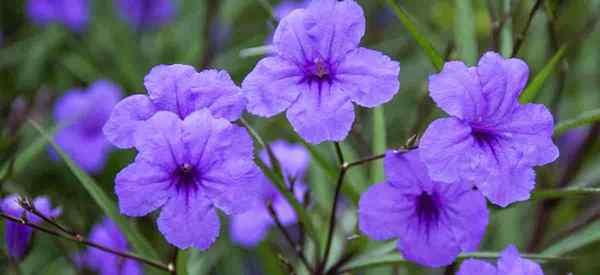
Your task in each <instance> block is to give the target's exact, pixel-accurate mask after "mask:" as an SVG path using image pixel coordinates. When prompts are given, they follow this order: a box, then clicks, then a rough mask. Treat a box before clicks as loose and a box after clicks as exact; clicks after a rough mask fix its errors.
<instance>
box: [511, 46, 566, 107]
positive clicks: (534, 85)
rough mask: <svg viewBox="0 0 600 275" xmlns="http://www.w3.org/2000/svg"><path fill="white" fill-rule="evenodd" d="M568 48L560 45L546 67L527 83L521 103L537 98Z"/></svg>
mask: <svg viewBox="0 0 600 275" xmlns="http://www.w3.org/2000/svg"><path fill="white" fill-rule="evenodd" d="M567 49H568V47H567V46H566V45H563V46H562V47H560V48H559V49H558V51H556V53H555V54H554V55H553V56H552V58H550V61H548V63H546V65H544V68H542V70H541V71H540V72H539V73H537V74H536V75H535V77H534V78H533V80H532V81H531V83H529V85H527V88H525V90H524V91H523V93H522V94H521V97H520V98H519V101H521V103H528V102H531V101H532V100H533V99H534V98H535V96H536V95H537V94H538V92H539V91H540V90H541V89H542V87H543V86H544V83H545V82H546V80H547V79H548V77H550V75H551V74H552V72H553V71H554V69H555V68H556V65H557V64H558V62H559V61H560V60H561V59H562V58H563V57H564V56H565V54H566V53H567Z"/></svg>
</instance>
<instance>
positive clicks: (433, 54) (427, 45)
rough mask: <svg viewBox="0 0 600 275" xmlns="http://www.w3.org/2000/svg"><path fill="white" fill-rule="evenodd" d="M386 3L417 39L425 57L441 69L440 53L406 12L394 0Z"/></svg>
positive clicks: (442, 60)
mask: <svg viewBox="0 0 600 275" xmlns="http://www.w3.org/2000/svg"><path fill="white" fill-rule="evenodd" d="M386 3H387V4H388V6H390V8H392V10H394V13H395V14H396V16H397V17H398V19H400V21H401V22H402V24H403V25H404V27H405V28H406V30H408V32H409V33H410V35H411V36H412V37H413V38H414V39H415V40H416V41H417V44H419V46H420V47H421V48H422V49H423V50H424V51H425V54H426V55H427V57H429V61H431V64H433V67H434V68H435V69H436V70H438V71H439V70H441V69H442V67H443V66H444V58H442V55H440V54H439V53H438V52H437V51H436V50H435V48H434V47H433V45H432V44H431V42H429V40H427V38H425V36H424V35H422V34H421V33H419V31H417V28H416V27H415V24H414V23H413V21H412V20H411V19H410V17H409V15H408V13H407V12H406V11H405V10H404V9H402V8H401V7H400V6H398V4H396V1H395V0H386Z"/></svg>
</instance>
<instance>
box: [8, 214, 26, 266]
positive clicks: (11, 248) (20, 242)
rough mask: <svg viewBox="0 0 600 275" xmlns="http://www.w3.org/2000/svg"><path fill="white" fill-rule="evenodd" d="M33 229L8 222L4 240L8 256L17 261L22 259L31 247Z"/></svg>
mask: <svg viewBox="0 0 600 275" xmlns="http://www.w3.org/2000/svg"><path fill="white" fill-rule="evenodd" d="M32 232H33V231H32V229H31V228H30V227H27V226H25V225H21V224H18V223H15V222H10V221H7V222H6V223H5V228H4V239H5V241H6V248H7V250H8V255H9V256H10V257H12V258H15V259H22V258H23V256H25V252H26V251H27V248H28V247H29V242H30V240H31V234H32Z"/></svg>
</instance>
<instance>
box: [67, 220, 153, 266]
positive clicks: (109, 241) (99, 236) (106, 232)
mask: <svg viewBox="0 0 600 275" xmlns="http://www.w3.org/2000/svg"><path fill="white" fill-rule="evenodd" d="M89 239H90V241H92V242H94V243H97V244H101V245H103V246H105V247H108V248H112V249H115V250H117V251H121V252H126V251H129V249H130V248H129V244H128V243H127V239H125V236H123V233H121V231H120V230H119V228H118V227H117V225H116V224H115V223H113V221H111V220H110V219H109V218H104V220H103V221H102V223H99V224H96V225H94V227H93V228H92V232H91V234H90V237H89ZM79 259H80V261H81V263H82V264H83V265H85V266H87V267H89V268H90V269H92V270H94V271H96V272H98V274H100V275H141V274H143V271H142V267H141V266H140V264H139V263H138V262H136V261H134V260H131V259H125V258H122V257H119V256H117V255H115V254H112V253H108V252H104V251H102V250H100V249H97V248H93V247H90V248H89V249H88V250H87V251H86V252H85V253H84V254H83V255H82V257H81V258H79Z"/></svg>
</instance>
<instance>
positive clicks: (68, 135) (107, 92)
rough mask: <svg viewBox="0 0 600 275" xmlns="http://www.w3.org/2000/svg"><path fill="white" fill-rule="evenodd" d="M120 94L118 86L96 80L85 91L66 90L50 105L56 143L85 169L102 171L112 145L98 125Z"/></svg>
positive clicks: (107, 115)
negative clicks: (55, 125) (54, 122)
mask: <svg viewBox="0 0 600 275" xmlns="http://www.w3.org/2000/svg"><path fill="white" fill-rule="evenodd" d="M121 96H122V92H121V88H120V87H119V86H117V85H116V84H114V83H112V82H109V81H106V80H99V81H96V82H95V83H93V84H92V85H91V86H90V87H89V88H87V90H80V89H73V90H70V91H68V92H67V93H65V94H64V95H63V96H62V97H61V98H60V99H59V100H58V101H57V102H56V104H55V105H54V120H55V121H56V123H57V124H58V127H59V130H58V131H57V133H56V135H55V141H56V143H57V144H58V145H59V146H60V147H61V148H62V149H63V150H64V151H65V152H66V153H67V154H68V155H69V156H70V157H71V158H72V159H73V160H74V161H75V162H76V163H77V164H78V165H79V166H81V168H82V169H84V170H86V171H88V172H93V173H94V172H99V171H100V170H102V168H104V163H105V161H106V156H107V155H108V153H109V152H110V151H111V150H112V148H113V146H111V145H110V143H109V142H108V140H107V139H106V138H105V137H104V135H103V134H102V126H104V123H106V121H107V120H108V118H109V116H110V113H111V111H112V109H113V107H114V106H115V104H117V102H118V101H119V99H121ZM51 152H52V154H53V151H51ZM53 155H54V154H53Z"/></svg>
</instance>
